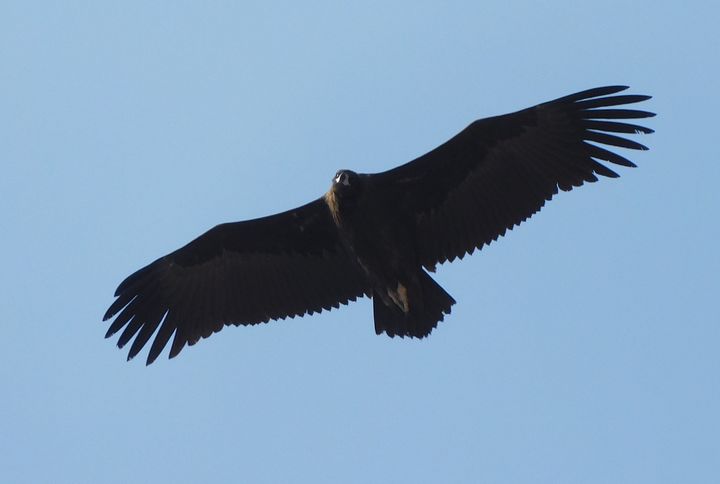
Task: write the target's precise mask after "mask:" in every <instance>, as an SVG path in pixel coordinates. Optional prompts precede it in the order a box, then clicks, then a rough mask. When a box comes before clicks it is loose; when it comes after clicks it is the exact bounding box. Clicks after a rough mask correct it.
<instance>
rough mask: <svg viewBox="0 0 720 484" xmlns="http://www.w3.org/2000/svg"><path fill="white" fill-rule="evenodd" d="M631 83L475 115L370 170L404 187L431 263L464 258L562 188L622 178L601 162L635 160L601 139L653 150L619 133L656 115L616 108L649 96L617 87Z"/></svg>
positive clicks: (391, 187) (423, 256)
mask: <svg viewBox="0 0 720 484" xmlns="http://www.w3.org/2000/svg"><path fill="white" fill-rule="evenodd" d="M625 89H627V87H626V86H608V87H601V88H597V89H591V90H587V91H583V92H579V93H577V94H573V95H570V96H566V97H563V98H560V99H556V100H554V101H550V102H547V103H544V104H540V105H538V106H534V107H532V108H529V109H525V110H522V111H518V112H515V113H512V114H506V115H503V116H496V117H492V118H486V119H481V120H478V121H475V122H473V123H472V124H470V125H469V126H468V127H467V128H465V130H463V131H462V132H460V133H459V134H458V135H456V136H455V137H453V138H452V139H450V140H449V141H447V142H446V143H445V144H443V145H441V146H439V147H438V148H436V149H434V150H433V151H431V152H429V153H427V154H425V155H423V156H421V157H419V158H417V159H415V160H413V161H411V162H409V163H407V164H405V165H402V166H399V167H397V168H395V169H392V170H389V171H386V172H383V173H378V174H375V175H372V177H373V181H374V182H375V183H377V184H378V186H382V187H385V188H386V189H388V191H389V192H392V193H395V192H397V193H398V194H400V195H399V200H398V204H399V206H401V207H402V208H403V209H404V210H405V213H411V214H414V216H415V221H414V224H415V232H416V240H417V244H418V246H417V251H418V257H419V259H420V262H421V263H422V264H423V265H424V266H425V267H427V268H430V269H431V268H432V267H434V266H435V264H436V263H443V262H445V261H448V260H450V261H452V260H454V259H455V258H456V257H459V258H462V257H463V256H464V255H465V254H469V253H472V252H473V251H474V250H475V249H479V248H481V247H482V246H483V245H484V244H489V243H490V242H491V241H493V240H496V239H497V238H498V237H499V236H501V235H504V234H505V232H506V231H507V230H508V229H510V228H512V227H513V226H515V225H517V224H520V223H521V222H523V221H524V220H527V219H528V218H529V217H530V216H531V215H532V214H534V213H535V212H537V211H539V210H540V208H541V207H542V206H543V205H544V204H545V202H546V201H548V200H550V199H551V198H552V197H553V195H555V194H556V193H557V192H558V189H560V190H565V191H567V190H571V189H572V188H573V187H579V186H580V185H582V184H583V183H585V182H594V181H597V175H602V176H606V177H611V178H614V177H617V176H618V175H617V174H616V173H615V172H614V171H612V170H611V169H609V168H608V167H607V166H605V165H604V164H603V163H602V162H610V163H613V164H616V165H623V166H630V167H632V166H635V165H634V164H633V163H632V162H631V161H629V160H627V159H626V158H624V157H622V156H620V155H618V154H616V153H614V152H612V151H609V150H608V149H606V148H603V147H602V146H600V145H609V146H611V147H620V148H629V149H636V150H638V149H639V150H646V149H647V148H646V147H645V146H643V145H641V144H639V143H637V142H635V141H632V140H629V139H626V138H624V137H622V136H618V135H617V134H615V133H620V134H636V133H652V132H653V130H651V129H648V128H645V127H642V126H637V125H635V124H630V123H628V122H626V121H625V120H628V119H635V118H646V117H651V116H654V114H653V113H649V112H646V111H639V110H634V109H626V108H619V107H617V106H621V105H624V104H631V103H636V102H640V101H644V100H646V99H649V96H639V95H613V94H616V93H618V92H620V91H623V90H625Z"/></svg>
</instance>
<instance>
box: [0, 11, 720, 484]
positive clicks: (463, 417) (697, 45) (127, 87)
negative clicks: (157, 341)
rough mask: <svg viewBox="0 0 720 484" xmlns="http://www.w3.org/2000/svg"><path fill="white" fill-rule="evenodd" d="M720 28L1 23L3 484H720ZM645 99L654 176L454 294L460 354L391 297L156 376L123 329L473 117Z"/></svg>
mask: <svg viewBox="0 0 720 484" xmlns="http://www.w3.org/2000/svg"><path fill="white" fill-rule="evenodd" d="M717 5H718V4H717V2H710V1H707V2H662V1H652V2H650V1H647V2H619V1H618V2H615V1H609V2H602V4H598V3H596V2H576V1H559V2H538V1H532V2H505V1H482V2H480V1H472V2H424V1H412V2H385V1H383V2H374V1H371V2H355V3H350V2H330V1H328V2H285V3H278V2H184V1H178V2H112V3H110V2H107V3H106V2H91V1H83V2H72V1H71V2H31V1H29V2H19V1H18V2H14V1H5V2H2V4H0V88H1V89H0V167H1V168H2V170H0V202H1V203H0V220H1V223H2V231H1V233H0V248H1V249H2V258H3V260H2V271H1V272H0V328H1V329H2V334H3V338H2V340H0V347H1V348H2V349H1V351H0V388H1V391H2V396H1V397H0V481H1V482H7V483H39V482H53V483H86V482H87V483H99V482H102V483H116V482H117V483H127V482H148V483H149V482H174V483H197V482H253V483H265V482H266V483H273V482H300V483H324V482H348V483H382V482H414V483H425V482H428V483H431V482H457V483H473V482H497V483H529V482H533V483H573V484H577V483H609V482H612V483H639V482H648V483H650V482H652V483H677V482H688V483H691V482H692V483H709V482H719V481H718V479H720V464H719V463H720V437H719V436H720V412H718V409H720V352H719V347H720V315H719V314H718V313H719V310H718V289H720V282H719V280H718V278H719V275H718V274H719V273H720V257H719V256H718V247H717V240H718V238H719V237H720V223H719V220H718V211H719V210H720V196H719V195H718V188H717V187H718V183H719V180H720V157H719V156H718V150H717V141H718V140H717V129H718V112H720V97H719V96H718V87H719V84H718V78H719V76H720V72H719V70H720V69H719V67H720V61H719V60H718V59H719V58H720V57H719V56H720V53H719V51H720V35H719V34H718V31H717V20H718V18H720V11H718V6H717ZM605 84H629V85H631V86H632V88H633V89H632V93H639V94H651V95H653V96H655V97H654V99H653V100H651V101H650V102H648V103H645V104H644V105H643V108H645V109H649V110H653V111H656V112H657V113H658V116H657V117H656V118H654V119H650V120H647V123H646V124H647V125H648V126H650V127H652V128H654V129H656V130H657V132H656V133H655V134H653V135H651V136H645V137H642V138H640V141H641V142H644V143H646V144H648V145H649V146H650V148H651V150H650V151H648V152H642V153H631V154H630V156H631V158H632V159H633V160H634V161H636V162H637V163H638V165H639V168H637V169H622V167H620V172H621V175H622V176H621V178H619V179H617V180H609V179H603V180H602V181H601V182H600V183H596V184H593V185H590V186H585V187H583V188H582V189H580V190H577V191H574V192H571V193H565V194H561V195H560V196H558V197H557V198H556V199H555V200H553V202H551V203H550V204H548V206H546V208H545V209H544V210H543V211H542V212H541V213H540V214H539V215H536V216H535V217H534V218H533V219H532V220H531V221H530V222H529V223H526V224H524V225H523V226H521V227H520V228H517V229H515V230H513V231H512V232H510V233H509V234H508V236H507V237H505V238H503V239H501V240H500V242H498V243H495V244H493V245H492V246H490V247H486V248H485V249H483V250H482V251H481V252H480V253H476V254H475V255H474V256H473V257H470V258H467V259H466V260H464V261H462V262H460V263H454V264H448V265H445V266H442V267H440V268H439V271H438V273H437V279H438V281H439V282H440V283H441V284H442V285H443V286H444V287H445V288H446V289H447V290H448V292H450V293H451V294H452V295H453V296H454V297H455V298H456V299H457V301H458V304H457V305H456V306H455V307H454V308H453V312H452V315H451V317H449V318H447V320H446V322H444V323H442V324H441V325H440V326H439V327H438V328H437V329H436V330H435V332H434V333H433V334H432V336H431V337H430V338H428V339H427V340H423V341H417V340H399V339H394V340H391V339H389V338H387V337H384V336H383V337H378V336H375V334H374V331H373V322H372V306H371V301H370V300H367V299H365V300H362V301H361V302H358V303H355V304H353V305H351V306H349V307H344V308H342V309H341V310H337V311H332V312H330V313H324V314H322V315H320V316H315V317H310V318H302V319H294V320H287V321H283V322H277V323H273V324H268V325H261V326H259V327H252V328H226V329H225V330H224V331H223V332H222V333H220V334H219V335H215V336H214V337H212V338H210V339H207V340H203V341H202V342H201V343H200V344H198V345H196V346H194V347H191V348H186V349H185V350H184V351H183V353H182V354H181V355H180V357H178V358H176V359H174V360H167V359H166V353H164V354H163V355H162V356H161V358H160V359H159V360H158V361H157V362H156V363H155V364H154V365H152V366H150V367H145V365H144V359H145V356H146V352H143V353H141V357H139V358H137V359H136V360H133V361H132V362H130V363H127V362H126V361H125V358H126V351H119V350H117V349H116V348H115V346H114V344H115V339H113V340H104V339H103V335H104V333H105V331H106V329H107V324H105V323H102V322H101V317H102V315H103V313H104V311H105V310H106V308H107V307H108V305H109V304H110V303H111V302H112V300H113V298H112V294H113V291H114V290H115V288H116V286H117V284H118V283H119V282H120V281H121V280H122V279H123V278H124V277H125V276H127V275H128V274H130V273H131V272H133V271H135V270H136V269H138V268H140V267H141V266H143V265H145V264H146V263H149V262H151V261H152V260H154V259H155V258H157V257H159V256H161V255H164V254H165V253H167V252H169V251H171V250H174V249H176V248H177V247H179V246H181V245H184V244H185V243H186V242H188V241H189V240H191V239H192V238H194V237H195V236H197V235H199V234H200V233H202V232H204V231H205V230H207V229H209V228H210V227H212V226H213V225H215V224H217V223H220V222H227V221H235V220H242V219H247V218H254V217H258V216H262V215H267V214H271V213H274V212H278V211H281V210H285V209H288V208H292V207H294V206H297V205H300V204H302V203H305V202H306V201H309V200H311V199H313V198H315V197H317V196H319V195H320V194H322V193H323V192H324V191H325V190H326V189H327V188H328V187H329V184H330V179H331V177H332V175H333V174H334V172H335V170H336V169H338V168H352V169H355V170H356V171H362V172H375V171H381V170H385V169H387V168H389V167H392V166H395V165H397V164H400V163H403V162H405V161H408V160H410V159H412V158H414V157H415V156H417V155H420V154H422V153H424V152H426V151H428V150H429V149H431V148H433V147H435V146H436V145H438V144H440V143H441V142H443V141H445V140H446V139H448V138H449V137H450V136H452V135H453V134H455V133H456V132H458V131H459V130H460V129H462V128H463V127H464V126H466V125H467V124H468V123H469V122H471V121H472V120H473V119H476V118H478V117H485V116H490V115H495V114H501V113H505V112H510V111H514V110H517V109H521V108H524V107H528V106H531V105H533V104H536V103H539V102H543V101H546V100H550V99H553V98H556V97H559V96H562V95H566V94H569V93H572V92H574V91H578V90H581V89H586V88H590V87H595V86H599V85H605Z"/></svg>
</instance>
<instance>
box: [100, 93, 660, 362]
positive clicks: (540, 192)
mask: <svg viewBox="0 0 720 484" xmlns="http://www.w3.org/2000/svg"><path fill="white" fill-rule="evenodd" d="M625 89H627V86H608V87H600V88H596V89H590V90H587V91H582V92H579V93H576V94H572V95H570V96H565V97H562V98H559V99H555V100H554V101H550V102H546V103H543V104H539V105H537V106H534V107H531V108H528V109H523V110H522V111H518V112H515V113H512V114H505V115H502V116H495V117H491V118H486V119H480V120H478V121H475V122H473V123H471V124H470V125H469V126H468V127H467V128H465V129H464V130H463V131H461V132H460V133H459V134H457V135H456V136H455V137H453V138H452V139H450V140H449V141H447V142H446V143H444V144H442V145H440V146H439V147H437V148H435V149H434V150H432V151H430V152H429V153H427V154H424V155H422V156H420V157H419V158H416V159H415V160H413V161H410V162H409V163H406V164H404V165H402V166H398V167H397V168H393V169H392V170H389V171H385V172H382V173H374V174H362V173H355V172H353V171H350V170H340V171H338V172H337V173H336V174H335V176H334V177H333V180H332V185H331V187H330V189H329V191H328V192H327V193H326V194H325V195H323V196H321V197H320V198H318V199H317V200H314V201H312V202H310V203H308V204H307V205H303V206H301V207H298V208H295V209H293V210H289V211H287V212H283V213H279V214H276V215H270V216H268V217H264V218H259V219H255V220H247V221H243V222H235V223H226V224H222V225H218V226H216V227H215V228H213V229H211V230H209V231H208V232H206V233H205V234H203V235H201V236H200V237H198V238H197V239H195V240H193V241H192V242H190V243H189V244H187V245H186V246H184V247H182V248H180V249H178V250H176V251H175V252H172V253H170V254H168V255H166V256H164V257H161V258H159V259H157V260H156V261H155V262H153V263H151V264H149V265H148V266H146V267H144V268H142V269H140V270H139V271H137V272H135V273H134V274H132V275H131V276H129V277H128V278H127V279H125V280H124V281H123V282H122V283H121V284H120V286H119V287H118V288H117V290H116V291H115V297H116V298H117V299H116V300H115V301H114V302H113V304H112V305H111V306H110V308H109V309H108V310H107V313H105V317H104V320H108V319H110V318H112V317H113V316H115V315H116V314H117V317H115V320H114V321H113V322H112V324H111V325H110V328H109V329H108V331H107V334H106V337H110V336H111V335H113V334H115V333H116V332H117V331H119V330H121V329H123V328H124V330H123V332H122V334H121V335H120V339H119V340H118V343H117V344H118V346H119V347H120V348H122V347H123V346H125V345H126V344H127V343H128V342H129V341H130V340H131V339H133V338H135V339H134V341H133V343H132V345H131V347H130V352H129V355H128V359H131V358H133V357H134V356H135V355H137V354H138V352H139V351H140V350H141V349H142V348H143V347H144V346H145V345H146V344H147V343H148V341H149V340H150V338H151V337H152V336H153V334H155V339H154V340H153V342H152V345H151V347H150V351H149V354H148V357H147V364H150V363H152V362H153V361H155V359H156V358H157V357H158V355H159V354H160V353H161V351H162V350H163V348H165V346H166V345H167V344H168V342H169V341H170V338H172V339H173V341H172V345H171V347H170V355H169V356H170V358H173V357H174V356H176V355H177V354H178V353H180V351H181V350H182V349H183V348H184V347H185V345H186V344H190V345H193V344H195V343H197V342H198V341H199V340H200V338H207V337H208V336H210V335H211V334H212V333H215V332H217V331H220V330H221V329H222V328H223V327H224V326H225V325H230V324H233V325H236V326H237V325H249V324H257V323H265V322H268V321H270V320H271V319H284V318H286V317H288V316H289V317H291V318H292V317H295V316H302V315H305V314H312V313H317V312H320V311H322V310H323V309H326V310H329V309H332V308H337V307H339V306H340V304H346V303H348V302H349V301H355V300H356V299H357V298H359V297H362V296H368V297H371V298H372V299H373V313H374V320H375V332H376V333H377V334H381V333H383V332H384V333H386V334H387V335H388V336H390V337H394V336H401V337H403V336H409V337H417V338H422V337H424V336H427V335H429V334H430V332H431V331H432V330H433V328H435V326H437V324H438V322H439V321H442V320H443V318H444V317H445V315H446V314H449V313H450V308H451V306H452V305H453V304H454V303H455V300H454V299H453V298H452V296H450V295H449V294H448V293H447V292H445V290H444V289H443V288H442V287H440V286H439V285H438V284H437V283H436V282H435V281H434V280H433V279H432V278H431V277H430V275H429V274H428V271H429V272H433V271H434V270H435V266H436V265H437V264H440V263H443V262H446V261H453V260H454V259H456V258H459V259H462V258H463V256H464V255H465V254H471V253H472V252H473V251H474V250H475V249H480V248H481V247H482V246H483V245H486V244H489V243H490V242H492V241H494V240H496V239H497V238H498V237H499V236H501V235H504V234H505V232H506V231H507V230H508V229H510V228H512V227H513V226H515V225H518V224H520V223H521V222H523V221H524V220H527V219H528V218H529V217H530V216H532V215H533V214H534V213H535V212H537V211H539V210H540V208H541V207H542V206H543V205H544V204H545V202H546V201H548V200H550V199H551V198H552V197H553V195H555V194H556V193H558V189H560V190H564V191H568V190H571V189H572V188H573V187H579V186H580V185H582V184H583V183H585V182H594V181H597V179H598V178H597V175H602V176H605V177H610V178H615V177H617V176H618V175H617V174H616V173H615V172H614V171H612V170H611V169H610V168H608V167H607V166H606V164H603V162H604V163H608V162H609V163H613V164H616V165H622V166H628V167H633V166H635V165H634V164H633V163H632V162H631V161H629V160H627V159H626V158H624V157H622V156H620V155H618V154H616V153H614V152H612V151H608V150H607V149H606V148H603V147H601V145H610V146H615V147H620V148H629V149H636V150H646V149H647V148H646V147H645V146H643V145H641V144H639V143H637V142H635V141H631V140H629V139H626V138H624V137H622V136H619V135H617V134H615V133H620V134H638V133H652V132H653V130H651V129H648V128H646V127H643V126H638V125H635V124H629V123H628V122H626V120H628V119H637V118H647V117H651V116H654V114H653V113H650V112H647V111H639V110H636V109H627V108H625V107H619V106H622V105H626V104H632V103H637V102H641V101H645V100H647V99H649V98H650V96H641V95H617V93H619V92H621V91H624V90H625ZM118 313H119V314H118Z"/></svg>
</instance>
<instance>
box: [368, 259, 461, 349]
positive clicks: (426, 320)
mask: <svg viewBox="0 0 720 484" xmlns="http://www.w3.org/2000/svg"><path fill="white" fill-rule="evenodd" d="M417 282H418V284H417V285H411V286H410V287H409V288H408V289H405V287H403V286H401V285H398V288H397V290H393V291H394V296H391V297H387V296H385V295H381V294H378V289H376V290H375V291H374V292H373V316H374V318H375V332H376V333H377V334H381V333H383V332H385V333H386V334H387V335H388V336H390V337H391V338H392V337H394V336H411V337H416V338H423V337H425V336H427V335H429V334H430V332H432V330H433V329H434V328H435V326H437V324H438V322H440V321H442V320H443V318H444V317H445V315H446V314H450V308H451V307H452V305H453V304H455V299H453V297H452V296H451V295H450V294H448V293H447V292H446V291H445V289H443V288H442V287H440V285H439V284H438V283H437V282H435V281H434V280H433V278H432V277H430V276H429V275H428V273H427V272H425V271H424V270H422V269H421V270H420V272H419V274H418V276H417ZM413 286H415V287H413ZM398 293H399V294H398ZM397 299H404V300H405V304H406V305H405V309H407V311H405V310H404V309H403V303H402V301H397Z"/></svg>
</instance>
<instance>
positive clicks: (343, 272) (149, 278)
mask: <svg viewBox="0 0 720 484" xmlns="http://www.w3.org/2000/svg"><path fill="white" fill-rule="evenodd" d="M366 292H367V283H366V281H365V278H364V276H363V275H362V273H361V272H360V270H359V269H358V268H357V267H356V263H355V262H354V261H353V260H352V259H351V258H350V257H349V256H348V255H347V253H346V252H345V249H344V248H343V247H342V245H341V243H340V242H339V240H338V238H337V234H336V231H335V227H334V224H333V221H332V218H331V215H330V211H329V209H328V206H327V204H326V203H325V202H324V200H323V199H318V200H316V201H314V202H311V203H309V204H307V205H304V206H302V207H299V208H297V209H295V210H290V211H287V212H284V213H280V214H277V215H272V216H269V217H265V218H260V219H256V220H248V221H244V222H236V223H228V224H223V225H218V226H217V227H215V228H213V229H211V230H209V231H208V232H206V233H205V234H203V235H201V236H200V237H198V238H197V239H195V240H193V241H192V242H190V243H189V244H187V245H186V246H185V247H182V248H181V249H178V250H176V251H175V252H173V253H171V254H168V255H166V256H165V257H161V258H160V259H158V260H156V261H155V262H153V263H151V264H149V265H148V266H146V267H144V268H142V269H140V270H139V271H137V272H136V273H134V274H132V275H131V276H129V277H128V278H127V279H125V280H124V281H123V282H122V283H121V284H120V286H119V287H118V288H117V291H116V292H115V296H116V297H117V299H116V300H115V302H114V303H113V304H112V306H110V308H109V309H108V311H107V313H106V314H105V317H104V320H108V319H110V318H112V317H113V316H114V315H115V314H117V317H116V318H115V320H114V321H113V323H112V324H111V325H110V328H109V329H108V332H107V334H106V335H105V337H110V336H112V335H113V334H115V333H116V332H117V331H119V330H121V329H122V328H125V329H124V331H123V333H122V334H121V335H120V339H119V340H118V346H119V347H121V348H122V347H123V346H125V344H127V343H128V342H129V341H130V340H131V339H132V338H133V337H135V340H134V341H133V344H132V346H131V347H130V352H129V355H128V359H130V358H133V357H134V356H135V355H137V353H138V352H139V351H140V350H141V349H142V348H143V346H145V344H146V343H147V342H148V341H149V339H150V338H151V337H152V335H153V334H154V333H155V332H156V330H157V334H156V336H155V339H154V341H153V343H152V346H151V348H150V352H149V355H148V358H147V364H150V363H152V362H153V361H154V360H155V359H156V358H157V357H158V355H159V354H160V352H161V351H162V350H163V348H164V347H165V346H166V345H167V343H168V342H169V341H170V338H171V337H172V336H173V335H174V339H173V342H172V347H171V349H170V358H172V357H174V356H176V355H177V354H178V353H179V352H180V351H181V350H182V349H183V347H184V346H185V344H188V343H189V344H190V345H192V344H194V343H196V342H197V341H198V340H199V339H200V338H207V337H208V336H210V335H211V334H212V333H214V332H217V331H220V330H221V329H222V328H223V327H224V326H225V325H229V324H234V325H241V324H242V325H249V324H257V323H262V322H267V321H269V320H271V319H283V318H285V317H288V316H290V317H294V316H302V315H303V314H306V313H309V314H312V313H314V312H320V311H322V310H323V309H328V310H329V309H331V308H333V307H335V308H336V307H338V306H339V304H345V303H347V302H348V301H353V300H355V299H356V298H357V297H359V296H362V295H364V294H365V293H366ZM118 312H119V314H118ZM158 327H159V328H160V329H159V330H158Z"/></svg>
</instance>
